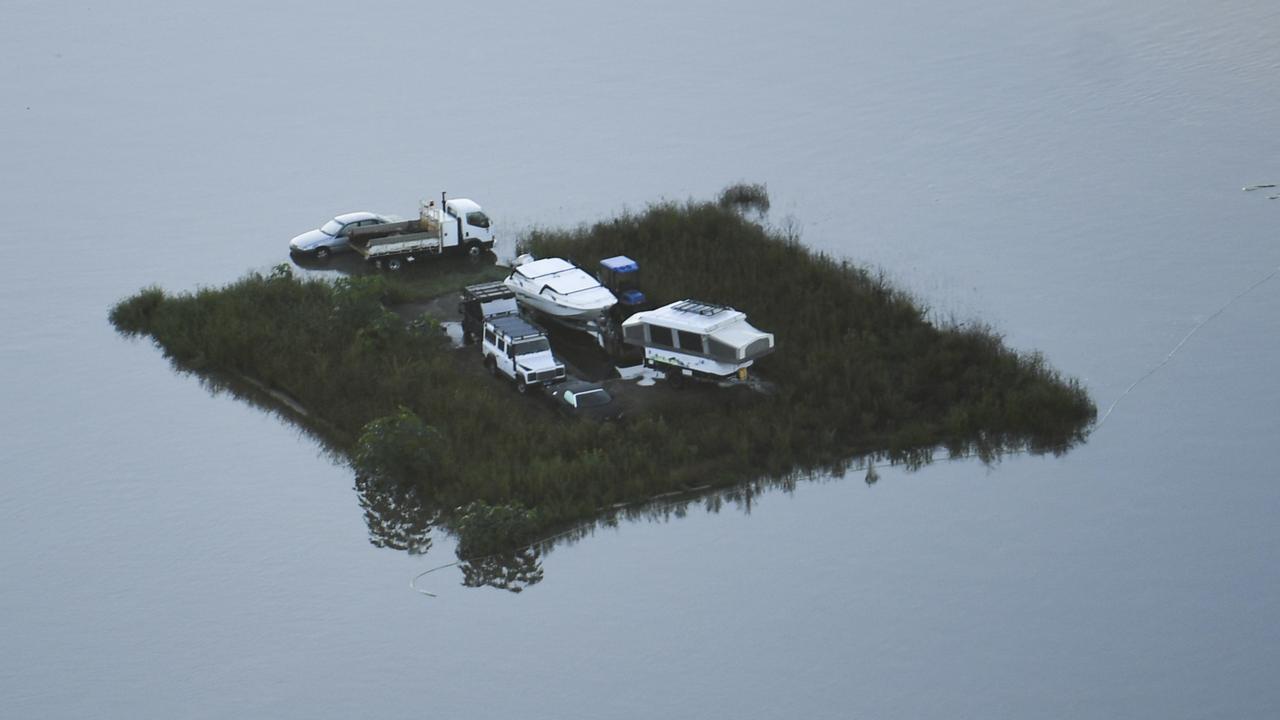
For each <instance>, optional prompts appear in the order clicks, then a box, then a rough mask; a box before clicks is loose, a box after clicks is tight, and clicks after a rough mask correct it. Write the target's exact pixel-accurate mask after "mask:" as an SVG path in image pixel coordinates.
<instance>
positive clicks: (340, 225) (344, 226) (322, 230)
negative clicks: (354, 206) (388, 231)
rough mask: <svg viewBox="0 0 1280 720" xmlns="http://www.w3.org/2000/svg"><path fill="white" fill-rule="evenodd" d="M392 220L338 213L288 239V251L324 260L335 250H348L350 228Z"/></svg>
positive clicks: (374, 215) (364, 213)
mask: <svg viewBox="0 0 1280 720" xmlns="http://www.w3.org/2000/svg"><path fill="white" fill-rule="evenodd" d="M388 222H392V219H391V218H389V217H387V216H385V215H378V214H377V213H371V212H352V213H345V214H343V215H339V216H338V217H336V218H334V219H332V220H330V221H329V222H327V223H325V224H324V225H321V226H320V227H319V228H317V229H315V230H308V231H307V232H304V233H302V234H301V235H299V236H298V237H296V238H294V239H292V240H290V241H289V252H290V253H292V254H294V255H300V256H303V257H314V258H316V259H317V260H325V259H327V258H328V257H329V256H330V255H332V254H333V253H335V252H341V251H343V250H349V249H350V247H349V246H348V245H347V234H348V233H349V232H351V228H357V227H364V226H366V225H381V224H383V223H388Z"/></svg>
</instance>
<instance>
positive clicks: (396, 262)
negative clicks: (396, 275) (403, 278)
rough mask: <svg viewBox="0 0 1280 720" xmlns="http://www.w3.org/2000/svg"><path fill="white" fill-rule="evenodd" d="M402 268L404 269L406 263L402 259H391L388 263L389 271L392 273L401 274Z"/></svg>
mask: <svg viewBox="0 0 1280 720" xmlns="http://www.w3.org/2000/svg"><path fill="white" fill-rule="evenodd" d="M402 267H404V263H403V262H402V261H401V260H400V258H391V259H390V260H388V261H387V269H388V270H390V271H391V272H399V270H400V268H402Z"/></svg>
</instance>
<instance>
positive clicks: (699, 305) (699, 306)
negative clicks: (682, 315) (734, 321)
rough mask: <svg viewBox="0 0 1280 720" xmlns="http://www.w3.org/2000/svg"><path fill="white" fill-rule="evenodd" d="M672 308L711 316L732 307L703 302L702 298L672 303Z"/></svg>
mask: <svg viewBox="0 0 1280 720" xmlns="http://www.w3.org/2000/svg"><path fill="white" fill-rule="evenodd" d="M671 309H672V310H679V311H681V312H687V313H694V314H695V315H704V316H706V317H711V316H712V315H715V314H716V313H719V312H723V311H725V310H729V309H730V308H729V306H728V305H717V304H716V303H709V302H702V301H701V300H685V301H684V302H679V303H676V304H675V305H672V306H671Z"/></svg>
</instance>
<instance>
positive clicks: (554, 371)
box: [480, 315, 565, 393]
mask: <svg viewBox="0 0 1280 720" xmlns="http://www.w3.org/2000/svg"><path fill="white" fill-rule="evenodd" d="M480 351H481V352H482V353H484V366H485V367H486V368H488V370H489V372H490V373H492V374H494V375H497V374H499V373H501V374H503V375H505V376H507V377H508V378H511V379H512V380H514V381H515V384H516V389H517V390H519V391H520V392H521V393H525V392H528V390H529V387H530V386H533V385H546V384H547V383H552V382H556V381H557V380H563V379H564V377H565V372H564V364H563V363H561V362H560V361H559V360H557V359H556V357H555V356H554V355H552V354H551V343H550V342H549V341H548V340H547V334H546V333H545V332H543V331H542V330H540V329H539V328H537V327H536V326H534V325H532V324H530V323H529V322H528V321H527V320H525V319H523V318H521V317H520V316H518V315H503V316H501V317H495V318H491V319H489V320H487V321H485V324H484V339H483V340H482V341H481V345H480Z"/></svg>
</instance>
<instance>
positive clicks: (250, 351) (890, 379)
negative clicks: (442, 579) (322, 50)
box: [110, 185, 1096, 589]
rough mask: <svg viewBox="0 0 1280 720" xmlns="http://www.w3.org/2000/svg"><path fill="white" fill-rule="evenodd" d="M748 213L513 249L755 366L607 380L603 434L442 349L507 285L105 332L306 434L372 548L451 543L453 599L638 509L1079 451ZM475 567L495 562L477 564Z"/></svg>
mask: <svg viewBox="0 0 1280 720" xmlns="http://www.w3.org/2000/svg"><path fill="white" fill-rule="evenodd" d="M767 208H768V196H767V195H766V194H765V193H764V191H763V188H762V187H760V186H754V185H737V186H733V187H730V188H728V189H727V190H726V191H725V192H724V193H723V194H722V196H721V197H720V198H719V199H718V200H716V201H707V202H687V203H683V204H680V203H660V204H655V205H652V206H650V207H649V208H648V209H646V210H645V211H643V212H640V213H636V214H623V215H619V216H618V217H615V218H613V219H611V220H607V221H604V222H599V223H596V224H594V225H591V226H584V227H581V228H578V229H571V230H536V231H533V232H530V233H528V234H527V235H526V237H525V238H524V240H523V241H522V245H523V247H522V250H525V251H527V252H529V253H531V254H532V255H533V256H534V257H536V258H550V257H557V258H564V259H566V260H567V261H570V262H571V263H572V264H574V265H577V266H578V267H580V268H594V267H596V266H597V265H599V263H600V261H601V260H604V259H606V258H615V257H618V256H625V257H626V258H631V259H634V261H635V262H637V263H638V265H639V267H640V268H643V282H642V287H643V294H644V296H646V297H647V298H648V302H649V304H650V308H659V307H663V306H667V305H669V304H672V303H678V302H680V301H685V300H686V299H689V298H696V299H699V300H705V301H712V302H714V303H716V304H718V305H719V306H723V307H726V308H732V309H735V310H736V311H741V312H742V313H745V314H746V316H747V317H749V319H750V324H751V326H754V328H759V329H760V330H762V331H767V333H768V334H770V335H771V336H772V337H771V338H770V342H771V343H776V347H773V346H771V347H772V349H773V351H771V352H769V353H768V354H765V355H763V356H762V357H759V359H757V360H755V362H754V364H753V365H752V366H751V367H750V368H749V372H750V376H751V378H752V380H753V381H755V382H751V383H736V384H727V385H726V384H719V383H714V382H686V383H678V384H677V383H676V382H668V381H664V380H663V379H662V378H661V375H662V373H654V372H650V373H649V374H648V375H645V376H644V377H643V378H641V379H637V378H636V377H631V378H629V379H623V378H616V373H614V378H615V379H610V380H608V383H607V384H606V385H605V387H608V388H610V390H611V391H614V392H615V394H618V395H620V397H619V398H618V402H619V407H621V408H623V410H622V411H620V412H619V413H617V414H614V415H611V416H607V417H604V418H601V417H594V416H586V415H578V414H572V413H564V412H558V411H557V408H555V407H553V405H552V403H549V402H546V399H545V397H540V396H538V394H537V393H520V392H516V391H515V390H514V389H513V387H512V383H511V381H510V380H508V379H507V378H505V377H502V376H501V375H498V376H497V377H495V376H494V375H491V374H490V373H487V372H486V371H485V368H484V364H483V363H482V354H481V350H480V349H478V348H477V345H475V344H466V343H460V342H456V341H455V340H454V339H451V337H450V335H449V334H448V333H446V332H443V329H444V326H447V325H449V324H450V321H451V320H452V319H454V317H453V315H451V313H454V312H455V311H456V304H457V302H456V301H457V298H458V295H459V293H460V292H461V290H462V288H463V286H466V285H472V284H475V283H479V282H484V281H495V280H499V279H501V278H504V277H506V276H507V275H508V274H510V272H511V271H510V270H508V269H503V268H498V267H495V266H494V265H492V264H491V263H489V264H485V263H483V262H477V261H476V260H475V259H474V258H468V257H463V258H459V259H458V260H457V261H446V259H443V258H442V259H441V261H439V262H437V263H432V264H425V263H424V264H422V266H421V267H415V268H412V269H409V270H403V271H400V272H390V271H376V270H374V269H372V268H370V269H368V270H367V271H364V272H362V273H360V274H355V275H352V276H348V277H341V278H340V279H337V280H326V279H315V278H306V279H301V278H299V277H297V276H295V274H294V273H293V272H292V271H291V270H290V268H289V266H287V265H282V266H279V267H277V268H276V270H275V271H273V272H271V273H269V274H265V275H264V274H261V273H251V274H249V275H248V276H246V277H244V278H242V279H240V280H238V281H236V282H234V283H231V284H229V285H227V286H225V287H222V288H217V289H200V290H197V291H194V292H191V293H182V294H170V293H167V292H164V291H162V290H160V289H158V288H154V287H153V288H147V289H144V290H142V291H140V292H139V293H137V294H136V295H133V296H132V297H129V298H127V299H125V300H123V301H121V302H120V303H118V304H117V305H116V306H115V307H113V308H112V309H111V312H110V319H111V322H112V323H113V324H114V326H115V327H116V329H117V330H118V331H119V332H121V333H123V334H124V335H127V336H144V337H148V338H150V339H152V340H153V341H154V342H155V343H156V344H157V345H158V346H159V347H160V348H161V349H162V350H163V351H164V353H165V355H166V356H167V357H169V358H170V359H171V360H172V361H173V363H174V364H175V366H176V367H178V368H180V369H182V370H184V371H191V372H195V373H198V374H199V375H200V377H202V378H204V379H206V380H207V381H208V382H210V383H211V384H212V385H213V386H215V387H219V388H230V389H232V390H234V391H236V392H237V394H239V395H241V396H244V397H253V398H257V399H258V400H260V401H262V402H264V403H265V404H266V405H268V406H271V405H273V404H274V405H275V406H276V407H275V409H278V410H282V411H283V412H284V413H285V414H287V415H288V416H289V417H290V418H291V419H293V420H295V421H296V422H298V423H299V424H301V425H303V426H304V427H307V428H308V429H309V430H311V431H313V432H314V433H315V434H316V435H317V437H320V438H321V439H322V440H323V441H324V442H325V444H326V445H327V446H328V447H329V448H330V449H332V450H333V451H334V452H335V454H336V455H337V456H339V457H341V458H343V459H344V460H346V461H347V462H349V463H350V464H351V466H352V467H353V469H354V471H355V473H356V476H357V487H358V488H363V489H371V490H370V493H371V494H369V495H365V496H362V497H363V499H362V502H365V503H367V505H366V506H367V507H369V506H382V505H385V506H386V507H392V506H395V507H396V510H395V512H398V513H406V512H408V513H410V514H411V516H412V517H406V518H400V519H399V520H398V521H397V520H386V518H385V517H383V520H385V521H386V522H387V523H390V524H392V525H396V527H398V528H399V530H397V532H405V527H406V526H414V527H416V528H417V530H411V531H409V534H410V535H415V533H416V535H415V536H416V537H418V538H419V540H418V544H417V545H415V544H414V541H413V540H412V539H408V540H406V539H404V538H401V539H399V540H395V539H392V540H389V541H388V544H390V545H393V546H396V545H397V544H399V545H405V546H406V547H405V549H409V550H416V551H422V550H424V549H425V548H424V547H423V543H424V542H425V545H427V546H429V544H430V542H429V539H427V540H425V541H423V540H422V538H423V537H424V534H425V533H426V532H427V531H428V530H430V529H431V528H436V529H440V530H444V531H446V532H450V533H452V534H455V535H457V537H458V539H459V544H458V554H459V557H461V558H464V559H474V560H476V562H473V563H471V564H470V565H469V566H466V567H464V573H475V576H474V577H472V576H471V575H468V577H467V581H468V584H489V585H496V586H499V587H507V588H508V589H519V587H511V585H512V584H516V585H518V583H512V582H511V580H510V578H511V576H512V574H513V573H514V574H516V575H519V574H520V573H525V574H526V582H528V576H529V574H532V577H533V578H534V579H533V580H532V581H534V582H536V578H537V577H539V576H538V574H537V573H539V572H540V570H536V569H533V568H532V566H531V563H532V562H533V561H531V560H530V557H529V550H528V549H527V547H526V546H527V545H528V544H529V543H531V542H534V541H537V540H539V539H540V538H545V537H547V536H549V535H552V534H555V533H557V532H561V531H564V530H566V529H569V528H573V527H575V526H579V525H581V524H583V523H590V522H592V521H597V520H602V519H603V520H606V521H607V519H608V518H609V517H610V516H611V515H613V514H616V513H617V512H618V510H619V508H626V507H633V506H636V505H637V504H641V503H645V502H648V501H650V500H651V499H653V498H655V497H671V496H672V494H680V493H688V492H690V491H693V490H702V489H708V488H710V489H727V488H733V487H736V486H739V485H742V484H749V483H757V482H762V481H765V482H767V481H769V480H770V479H777V478H787V477H795V476H796V475H797V474H802V473H806V472H816V471H836V472H841V471H843V470H844V469H845V468H846V467H848V466H849V465H850V464H856V463H859V462H864V461H866V460H868V459H871V460H875V459H881V460H890V461H894V462H903V463H907V464H920V463H925V462H929V461H930V460H931V459H932V458H933V457H934V456H935V455H938V456H940V457H945V456H948V455H950V456H957V455H977V456H980V457H982V458H983V459H985V460H991V459H994V458H998V457H999V456H1000V455H1001V454H1004V453H1008V452H1033V453H1047V452H1052V453H1060V452H1065V451H1066V450H1067V449H1069V448H1070V447H1071V446H1073V445H1074V444H1076V443H1079V442H1081V441H1083V439H1084V437H1085V436H1086V434H1087V432H1088V429H1089V428H1090V426H1091V425H1092V423H1093V422H1094V420H1095V418H1096V408H1095V406H1094V404H1093V402H1092V401H1091V400H1090V398H1089V397H1088V395H1087V394H1086V392H1085V391H1084V390H1083V388H1082V387H1081V386H1080V385H1079V383H1078V382H1076V381H1075V380H1072V379H1067V378H1064V377H1062V376H1061V375H1060V374H1059V373H1057V372H1056V371H1054V370H1053V369H1052V368H1051V367H1050V366H1049V365H1048V364H1047V362H1046V361H1045V359H1044V358H1043V357H1042V356H1041V355H1039V354H1035V353H1032V354H1022V353H1018V352H1015V351H1013V350H1011V349H1009V348H1007V347H1005V346H1004V344H1003V343H1002V341H1001V338H1000V337H999V336H998V335H997V334H995V333H994V332H993V331H991V330H990V329H988V328H984V327H980V326H975V325H972V324H964V325H960V324H955V325H943V324H938V323H936V322H931V321H930V319H929V318H927V317H926V311H925V310H924V309H923V308H922V307H921V305H919V304H917V303H916V302H914V301H913V299H912V298H911V297H909V296H908V295H906V294H905V293H903V292H901V291H899V290H896V289H894V288H893V287H891V286H889V285H888V284H887V283H886V282H885V280H884V279H883V278H881V277H877V276H875V275H873V274H871V273H869V272H868V271H866V270H864V269H862V268H860V267H858V266H856V265H854V264H852V263H851V262H848V261H843V260H838V259H833V258H830V257H827V256H825V255H821V254H817V253H814V252H812V251H810V250H808V249H807V248H805V247H804V246H803V245H802V244H801V243H800V242H799V239H798V238H797V237H794V236H793V235H791V234H788V233H786V232H784V231H780V230H777V229H773V228H770V227H768V226H767V225H766V224H764V223H763V221H761V220H759V218H761V217H762V216H763V214H764V213H763V211H764V210H767ZM486 222H487V220H486ZM424 311H425V312H424ZM572 334H573V333H562V335H563V336H569V335H572ZM557 340H558V338H557V335H556V334H555V333H554V332H553V333H552V334H551V345H552V349H553V350H555V351H556V353H557V355H559V354H560V348H559V347H558V346H557ZM583 346H585V347H583ZM595 350H599V348H598V347H591V343H590V342H587V343H581V344H580V346H579V347H577V348H576V349H575V350H573V352H575V353H578V354H580V355H590V353H591V352H592V351H595ZM566 352H567V351H566ZM599 364H600V365H603V366H607V365H609V363H608V362H605V361H601V362H600V363H599ZM610 369H611V368H610ZM668 374H670V373H668ZM745 374H746V372H745V371H744V375H745ZM548 377H549V378H551V379H552V380H555V379H557V378H554V377H551V376H548ZM601 377H604V376H603V375H602V376H601ZM597 379H598V378H597ZM671 379H672V380H674V379H675V378H671ZM655 380H656V382H655ZM624 386H625V387H624ZM615 389H616V390H615ZM551 392H553V393H554V392H555V391H554V390H552V391H551ZM871 477H872V476H869V479H870V478H871ZM370 498H374V499H372V500H371V499H370ZM379 498H380V499H379ZM380 504H381V505H380ZM406 508H409V509H411V511H410V510H409V509H406ZM384 510H385V508H384ZM367 514H368V513H367ZM380 517H382V516H380ZM380 522H381V521H380ZM397 523H398V524H397ZM374 524H375V523H374V521H372V520H371V522H370V525H371V530H372V529H373V525H374ZM375 534H376V533H375ZM487 555H494V556H496V557H498V558H499V559H498V560H485V561H484V562H480V561H479V559H480V558H482V557H483V556H487ZM503 557H505V558H506V560H503V559H501V558H503ZM490 565H493V567H489V566H490ZM513 566H517V569H516V570H513V569H512V567H513Z"/></svg>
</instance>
